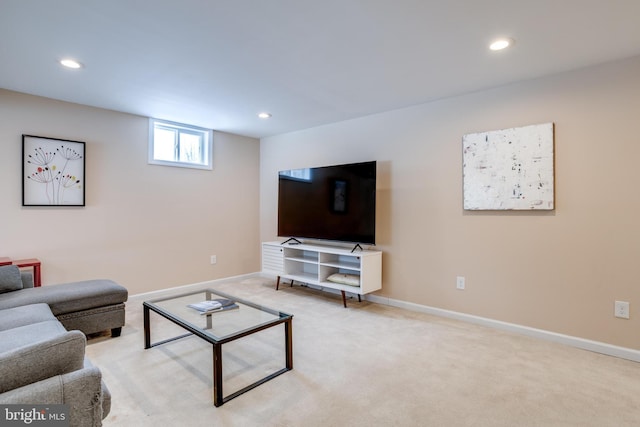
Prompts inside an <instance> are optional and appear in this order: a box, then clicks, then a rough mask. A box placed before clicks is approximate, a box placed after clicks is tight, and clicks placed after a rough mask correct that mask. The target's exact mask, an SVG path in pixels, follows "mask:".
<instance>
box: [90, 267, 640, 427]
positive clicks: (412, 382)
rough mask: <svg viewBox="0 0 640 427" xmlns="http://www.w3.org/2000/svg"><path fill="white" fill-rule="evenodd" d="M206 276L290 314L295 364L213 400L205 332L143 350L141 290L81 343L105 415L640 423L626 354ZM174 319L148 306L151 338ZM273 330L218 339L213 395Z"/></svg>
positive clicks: (134, 419) (275, 349)
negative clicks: (112, 331) (103, 393)
mask: <svg viewBox="0 0 640 427" xmlns="http://www.w3.org/2000/svg"><path fill="white" fill-rule="evenodd" d="M214 287H215V288H217V289H220V290H223V291H225V292H228V293H231V294H234V295H237V296H238V297H240V298H245V299H248V300H252V301H254V302H257V303H259V304H263V305H265V306H268V307H272V308H275V309H279V310H281V311H285V312H288V313H292V314H293V315H294V319H293V351H294V369H293V370H292V371H290V372H287V373H285V374H283V375H280V376H279V377H277V378H275V379H273V380H271V381H269V382H267V383H265V384H262V385H260V386H259V387H257V388H255V389H253V390H251V391H249V392H248V393H245V394H243V395H241V396H240V397H237V398H235V399H233V400H231V401H229V402H227V403H225V404H224V405H223V406H221V407H218V408H216V407H214V406H213V402H212V379H211V373H212V367H211V365H212V351H211V346H210V345H209V344H207V343H206V342H204V341H202V340H200V339H199V338H196V337H189V338H185V339H182V340H178V341H174V342H172V343H168V344H165V345H163V346H159V347H155V348H152V349H149V350H144V349H143V341H144V340H143V323H142V301H143V300H144V299H148V297H146V298H141V297H132V298H131V299H130V301H129V302H128V303H127V324H126V326H125V327H124V328H123V332H122V336H121V337H119V338H115V339H112V338H107V337H97V338H93V339H91V340H90V341H89V345H88V347H87V354H88V356H89V357H90V358H91V359H92V361H93V362H94V363H95V364H96V365H97V366H99V367H100V369H101V370H102V372H103V377H104V380H105V382H106V383H107V385H108V387H109V389H110V390H111V392H112V395H113V398H112V399H113V400H112V409H111V413H110V414H109V416H108V417H107V418H106V419H105V421H104V424H105V425H106V426H133V425H135V426H156V427H157V426H183V425H184V426H186V425H188V426H211V425H221V426H283V427H284V426H372V425H374V426H509V427H513V426H545V427H546V426H581V427H583V426H598V427H603V426H615V427H620V426H640V403H639V402H640V364H638V363H635V362H631V361H627V360H622V359H617V358H613V357H610V356H604V355H600V354H596V353H591V352H588V351H584V350H580V349H576V348H572V347H568V346H564V345H561V344H557V343H551V342H547V341H542V340H538V339H535V338H531V337H526V336H520V335H517V334H513V333H508V332H504V331H499V330H494V329H490V328H486V327H483V326H478V325H474V324H469V323H464V322H460V321H456V320H451V319H445V318H439V317H434V316H430V315H426V314H423V313H416V312H411V311H407V310H403V309H399V308H394V307H388V306H384V305H379V304H374V303H370V302H366V301H363V302H362V303H358V302H357V299H355V300H354V299H352V300H350V301H349V307H348V308H347V309H345V308H343V307H342V304H341V301H340V299H339V296H336V295H332V294H328V293H322V292H319V291H317V290H313V289H309V288H305V287H300V286H295V287H293V288H290V287H288V286H281V288H280V290H279V291H277V292H276V291H275V290H274V282H273V281H271V280H268V279H264V278H260V277H255V278H251V279H244V280H236V281H233V280H230V281H229V282H228V283H227V282H225V283H222V284H216V285H215V286H214ZM172 292H175V291H172ZM180 331H181V330H180V329H176V328H175V327H174V326H172V325H171V324H170V323H169V322H167V321H166V320H164V319H162V318H160V317H159V316H157V315H154V314H152V334H156V336H153V340H154V341H155V340H158V339H160V338H163V337H162V336H158V335H163V334H164V335H167V336H169V335H171V334H175V335H177V334H179V333H180ZM160 332H161V333H160ZM283 335H284V334H283V329H280V328H279V327H278V329H277V330H275V329H274V330H272V331H269V332H266V331H265V333H261V334H260V336H256V337H253V338H251V339H249V338H247V341H246V342H240V341H239V342H237V343H236V344H235V345H234V347H232V346H229V347H228V348H225V346H223V349H225V352H224V356H223V360H224V364H225V375H224V378H225V387H226V388H225V395H227V394H228V393H230V392H232V391H234V387H239V386H241V385H242V384H243V381H244V380H246V379H249V380H250V379H251V378H252V376H256V375H257V376H260V375H263V374H264V373H265V372H268V371H269V369H272V368H273V366H272V365H273V360H275V361H276V363H278V364H280V366H283V364H284V358H283V356H282V347H283V338H282V337H283ZM274 357H275V358H274Z"/></svg>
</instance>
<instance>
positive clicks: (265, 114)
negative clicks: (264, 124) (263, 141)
mask: <svg viewBox="0 0 640 427" xmlns="http://www.w3.org/2000/svg"><path fill="white" fill-rule="evenodd" d="M258 117H260V118H261V119H268V118H269V117H271V114H269V113H258Z"/></svg>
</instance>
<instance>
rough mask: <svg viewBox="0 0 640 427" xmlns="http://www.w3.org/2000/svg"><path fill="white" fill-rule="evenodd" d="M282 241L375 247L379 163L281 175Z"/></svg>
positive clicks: (281, 172) (279, 225) (279, 183)
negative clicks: (304, 239) (296, 240)
mask: <svg viewBox="0 0 640 427" xmlns="http://www.w3.org/2000/svg"><path fill="white" fill-rule="evenodd" d="M278 236H279V237H287V238H291V237H293V238H308V239H319V240H333V241H341V242H351V243H366V244H372V245H373V244H375V242H376V162H375V161H371V162H362V163H351V164H345V165H335V166H324V167H317V168H306V169H292V170H285V171H280V172H279V174H278Z"/></svg>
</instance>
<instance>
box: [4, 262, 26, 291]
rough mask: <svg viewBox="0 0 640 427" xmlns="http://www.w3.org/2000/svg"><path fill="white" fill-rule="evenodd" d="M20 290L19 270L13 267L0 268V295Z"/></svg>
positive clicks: (20, 278)
mask: <svg viewBox="0 0 640 427" xmlns="http://www.w3.org/2000/svg"><path fill="white" fill-rule="evenodd" d="M20 289H22V277H21V276H20V269H19V268H18V267H17V266H15V265H3V266H0V294H2V293H5V292H11V291H18V290H20Z"/></svg>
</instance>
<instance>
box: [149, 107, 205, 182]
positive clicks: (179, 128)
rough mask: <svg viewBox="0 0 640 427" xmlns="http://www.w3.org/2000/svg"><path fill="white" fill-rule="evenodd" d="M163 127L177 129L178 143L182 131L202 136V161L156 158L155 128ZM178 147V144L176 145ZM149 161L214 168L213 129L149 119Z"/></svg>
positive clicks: (168, 164) (184, 166)
mask: <svg viewBox="0 0 640 427" xmlns="http://www.w3.org/2000/svg"><path fill="white" fill-rule="evenodd" d="M157 126H158V127H162V128H164V129H170V130H175V131H176V136H177V140H176V144H179V135H180V134H181V133H187V134H191V135H196V136H198V137H199V138H201V144H202V158H201V159H200V160H201V161H200V162H187V161H180V160H178V159H176V160H161V159H156V158H155V149H154V147H155V144H154V142H155V130H156V127H157ZM176 147H177V146H176ZM176 149H178V148H176ZM148 163H149V164H151V165H162V166H175V167H180V168H193V169H206V170H212V169H213V131H212V130H211V129H205V128H201V127H197V126H191V125H185V124H183V123H175V122H170V121H167V120H159V119H149V159H148Z"/></svg>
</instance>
